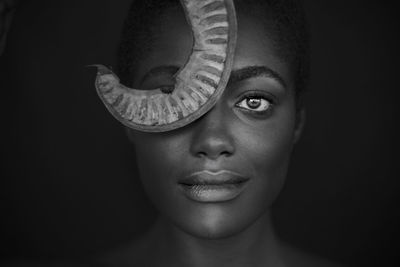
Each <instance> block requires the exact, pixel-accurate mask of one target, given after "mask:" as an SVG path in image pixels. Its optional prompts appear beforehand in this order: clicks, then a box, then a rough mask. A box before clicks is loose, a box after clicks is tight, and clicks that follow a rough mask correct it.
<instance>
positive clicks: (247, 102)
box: [236, 95, 273, 113]
mask: <svg viewBox="0 0 400 267" xmlns="http://www.w3.org/2000/svg"><path fill="white" fill-rule="evenodd" d="M272 105H273V104H272V102H271V101H270V100H268V99H267V98H266V97H265V96H261V95H253V96H244V98H243V99H242V100H240V101H239V102H238V103H237V104H236V106H237V107H239V108H242V109H244V110H246V111H250V112H257V113H265V112H267V111H269V110H270V109H271V108H272Z"/></svg>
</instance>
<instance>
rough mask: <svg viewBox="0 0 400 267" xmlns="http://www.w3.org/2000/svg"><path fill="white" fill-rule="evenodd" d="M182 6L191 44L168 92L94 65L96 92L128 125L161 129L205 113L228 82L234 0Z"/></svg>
mask: <svg viewBox="0 0 400 267" xmlns="http://www.w3.org/2000/svg"><path fill="white" fill-rule="evenodd" d="M181 4H182V6H183V9H184V11H185V14H186V18H187V21H188V23H189V25H190V27H191V29H192V33H193V38H194V42H193V47H192V52H191V55H190V56H189V59H188V60H187V62H186V63H185V65H184V66H183V67H182V68H181V69H180V70H179V72H178V73H177V75H176V78H175V79H176V81H175V86H174V89H173V90H172V92H165V90H164V92H163V90H162V88H158V89H154V90H137V89H132V88H128V87H126V86H124V85H122V84H120V82H119V78H118V77H117V76H116V75H115V74H114V73H113V72H112V71H111V70H109V69H108V68H106V67H104V66H102V65H94V66H96V67H97V69H98V72H97V77H96V82H95V85H96V89H97V92H98V95H99V96H100V98H101V99H102V101H103V102H104V104H105V106H106V107H107V108H108V110H109V111H110V112H111V113H112V114H113V115H114V117H115V118H116V119H117V120H119V121H120V122H121V123H123V124H124V125H126V126H128V127H130V128H132V129H135V130H139V131H144V132H165V131H170V130H173V129H177V128H180V127H183V126H185V125H187V124H189V123H190V122H192V121H194V120H196V119H197V118H199V117H200V116H202V115H203V114H205V113H206V112H207V111H209V110H210V109H211V108H212V107H213V106H214V105H215V103H216V102H217V101H218V99H219V98H220V96H221V94H222V93H223V91H224V89H225V87H226V85H227V83H228V79H229V75H230V72H231V69H232V64H233V56H234V50H235V46H236V36H237V22H236V14H235V8H234V5H233V0H181Z"/></svg>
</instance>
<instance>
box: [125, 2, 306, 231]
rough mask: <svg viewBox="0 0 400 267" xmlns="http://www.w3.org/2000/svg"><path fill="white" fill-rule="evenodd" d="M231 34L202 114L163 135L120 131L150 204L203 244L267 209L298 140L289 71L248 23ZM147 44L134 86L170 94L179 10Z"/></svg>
mask: <svg viewBox="0 0 400 267" xmlns="http://www.w3.org/2000/svg"><path fill="white" fill-rule="evenodd" d="M238 27H239V28H238V44H237V48H236V52H235V59H234V66H233V71H232V74H231V78H230V81H229V84H228V86H227V88H226V90H225V91H224V94H223V95H222V97H221V98H220V99H219V101H218V102H217V104H216V105H215V106H214V107H213V108H212V109H211V110H210V111H209V112H208V113H206V114H205V115H204V116H203V117H201V118H200V119H198V120H196V121H195V122H193V123H191V124H189V125H187V126H185V127H183V128H180V129H177V130H173V131H170V132H165V133H143V132H137V131H134V130H129V131H128V132H129V136H130V139H131V140H132V141H133V143H134V145H135V149H136V154H137V161H138V168H139V173H140V178H141V180H142V183H143V185H144V188H145V190H146V192H147V194H148V195H149V197H150V199H151V200H152V201H153V202H154V204H155V205H156V207H157V208H158V209H159V211H160V212H161V213H162V214H163V215H164V216H165V217H166V218H168V219H169V220H170V221H171V222H173V224H174V225H175V226H177V227H178V228H180V229H181V230H183V231H185V232H187V233H189V234H191V235H194V236H198V237H203V238H204V237H205V238H221V237H227V236H230V235H232V234H235V233H238V232H240V231H241V230H243V229H245V228H246V227H248V226H250V225H251V224H252V223H253V222H255V220H256V219H257V218H259V217H260V216H261V215H262V214H263V213H265V212H266V211H267V210H268V208H269V206H270V205H271V203H272V202H273V201H274V199H275V198H276V196H277V194H278V193H279V191H280V190H281V188H282V185H283V183H284V180H285V176H286V172H287V168H288V163H289V157H290V154H291V150H292V146H293V144H294V142H295V140H296V139H297V138H298V136H299V134H300V130H299V129H298V127H295V125H296V122H295V118H296V114H295V111H296V109H295V97H294V88H293V87H294V84H293V77H292V74H291V72H290V69H289V66H288V65H287V64H286V63H285V62H283V61H281V60H280V58H279V57H278V56H277V55H276V54H275V52H274V49H273V47H272V40H270V39H269V38H268V35H267V34H266V30H265V29H264V28H263V26H262V24H261V23H259V22H257V20H256V19H254V18H249V17H247V16H243V15H241V14H240V12H239V14H238ZM149 45H151V47H152V49H151V52H150V53H149V55H148V56H147V57H146V58H145V59H143V60H142V61H141V62H140V63H139V65H138V68H137V70H136V75H135V81H134V85H135V86H136V88H149V89H153V88H156V87H160V86H169V85H172V84H173V77H172V76H173V75H174V73H175V72H176V71H177V69H178V68H179V67H181V66H183V65H184V64H185V62H186V59H187V57H188V55H189V54H190V51H191V47H192V36H191V31H190V28H189V26H188V25H187V22H186V20H185V17H184V14H183V12H182V11H181V10H180V9H174V10H171V11H168V14H167V16H165V17H164V18H163V19H162V23H161V26H160V28H159V32H158V33H157V35H156V38H155V40H154V42H153V43H151V44H149ZM220 183H222V184H220Z"/></svg>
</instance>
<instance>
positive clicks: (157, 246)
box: [151, 212, 279, 267]
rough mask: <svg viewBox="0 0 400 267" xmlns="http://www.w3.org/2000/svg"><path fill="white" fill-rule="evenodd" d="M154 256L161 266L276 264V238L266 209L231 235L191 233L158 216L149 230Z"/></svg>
mask: <svg viewBox="0 0 400 267" xmlns="http://www.w3.org/2000/svg"><path fill="white" fill-rule="evenodd" d="M152 236H153V237H154V238H152V239H153V240H157V241H155V242H154V243H153V244H154V246H152V249H151V251H152V252H151V253H152V255H153V257H155V258H158V259H160V260H161V259H162V261H163V262H162V263H163V266H232V267H234V266H277V265H278V264H277V262H279V259H278V255H279V254H278V241H277V239H276V237H275V234H274V229H273V226H272V222H271V218H270V214H269V212H267V213H265V214H264V215H263V216H261V217H260V218H259V219H258V220H257V221H256V222H255V223H254V224H253V225H251V226H249V227H248V228H247V229H245V230H244V231H242V232H240V233H238V234H236V235H234V236H230V237H226V238H220V239H204V238H199V237H195V236H192V235H190V234H187V233H185V232H184V231H182V230H180V229H178V228H177V227H175V226H174V225H173V224H172V223H170V222H169V221H168V220H166V219H164V218H162V217H160V218H159V219H158V221H157V222H156V224H155V226H154V228H153V230H152Z"/></svg>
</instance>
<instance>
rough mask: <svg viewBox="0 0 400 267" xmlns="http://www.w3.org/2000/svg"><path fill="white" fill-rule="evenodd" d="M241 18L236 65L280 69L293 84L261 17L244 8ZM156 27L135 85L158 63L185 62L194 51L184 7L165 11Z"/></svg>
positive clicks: (179, 64)
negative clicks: (250, 14) (248, 12)
mask: <svg viewBox="0 0 400 267" xmlns="http://www.w3.org/2000/svg"><path fill="white" fill-rule="evenodd" d="M237 19H238V38H237V46H236V51H235V58H234V64H233V69H234V70H235V69H242V68H246V67H249V66H266V67H268V68H269V69H271V70H273V71H275V72H276V73H278V74H279V75H280V76H281V77H282V78H283V80H284V82H285V83H286V84H287V85H288V87H292V86H293V81H292V79H291V74H290V71H289V66H288V65H287V64H286V63H285V62H284V61H283V60H281V58H280V57H279V56H278V54H277V53H276V52H275V51H274V50H275V49H274V43H273V38H270V37H269V35H268V31H267V30H266V28H265V27H264V25H263V22H262V20H261V19H257V18H256V17H249V16H246V15H244V14H242V13H240V11H239V12H238V14H237ZM159 20H160V21H159V23H158V25H157V26H156V27H155V31H154V32H155V33H154V38H152V42H151V43H150V44H147V45H150V46H151V49H150V52H149V54H148V55H147V56H146V57H143V59H142V60H141V61H140V62H138V64H137V70H136V75H135V79H134V85H135V86H139V84H140V80H141V78H143V77H144V76H145V75H146V73H147V72H149V71H150V70H152V69H154V68H157V67H158V66H165V65H166V66H171V65H174V66H183V65H184V64H185V62H186V60H187V59H188V56H189V55H190V53H191V49H192V44H193V37H192V33H191V29H190V27H189V25H188V23H187V21H186V18H185V15H184V13H183V9H182V8H181V7H176V8H172V9H170V10H168V11H166V12H165V13H164V15H163V16H162V17H161V18H160V19H159Z"/></svg>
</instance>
